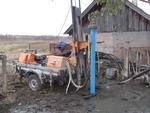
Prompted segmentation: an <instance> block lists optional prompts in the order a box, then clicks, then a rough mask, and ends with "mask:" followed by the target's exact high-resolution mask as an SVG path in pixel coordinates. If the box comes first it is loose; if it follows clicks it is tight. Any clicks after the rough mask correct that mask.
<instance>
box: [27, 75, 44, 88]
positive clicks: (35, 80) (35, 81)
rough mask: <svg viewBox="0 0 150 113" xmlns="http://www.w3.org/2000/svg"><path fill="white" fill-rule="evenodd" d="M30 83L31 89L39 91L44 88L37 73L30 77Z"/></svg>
mask: <svg viewBox="0 0 150 113" xmlns="http://www.w3.org/2000/svg"><path fill="white" fill-rule="evenodd" d="M28 85H29V87H30V89H31V90H33V91H39V90H41V88H42V84H41V81H40V79H39V77H38V76H37V75H36V74H31V75H30V76H29V78H28Z"/></svg>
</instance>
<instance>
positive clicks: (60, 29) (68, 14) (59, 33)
mask: <svg viewBox="0 0 150 113" xmlns="http://www.w3.org/2000/svg"><path fill="white" fill-rule="evenodd" d="M70 9H71V8H70V7H69V10H68V12H67V15H66V17H65V20H64V22H63V24H62V27H61V29H60V31H59V33H58V36H59V35H60V33H61V32H62V30H63V28H64V25H65V23H66V21H67V18H68V16H69V12H70Z"/></svg>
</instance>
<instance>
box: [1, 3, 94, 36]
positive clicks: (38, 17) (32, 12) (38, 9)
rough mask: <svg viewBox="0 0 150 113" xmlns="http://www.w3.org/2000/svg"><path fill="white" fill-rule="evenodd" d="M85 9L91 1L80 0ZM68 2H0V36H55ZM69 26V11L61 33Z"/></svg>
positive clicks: (62, 20)
mask: <svg viewBox="0 0 150 113" xmlns="http://www.w3.org/2000/svg"><path fill="white" fill-rule="evenodd" d="M81 1H82V7H84V8H85V7H87V6H88V5H89V3H90V2H91V1H92V0H81ZM69 7H70V0H54V1H53V2H52V0H0V34H21V35H23V34H25V35H57V34H58V33H59V31H60V29H61V26H62V24H63V22H64V19H65V17H66V15H67V12H68V9H69ZM70 24H71V11H70V15H69V17H68V19H67V22H66V24H65V27H64V29H63V30H62V33H63V32H64V31H65V30H66V29H67V27H68V26H69V25H70Z"/></svg>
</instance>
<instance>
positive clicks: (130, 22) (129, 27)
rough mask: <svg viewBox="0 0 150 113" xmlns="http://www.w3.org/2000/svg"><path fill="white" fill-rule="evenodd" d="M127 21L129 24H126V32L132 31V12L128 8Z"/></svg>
mask: <svg viewBox="0 0 150 113" xmlns="http://www.w3.org/2000/svg"><path fill="white" fill-rule="evenodd" d="M128 15H129V16H128V20H129V23H128V31H133V29H132V28H133V23H132V10H131V9H130V8H129V14H128Z"/></svg>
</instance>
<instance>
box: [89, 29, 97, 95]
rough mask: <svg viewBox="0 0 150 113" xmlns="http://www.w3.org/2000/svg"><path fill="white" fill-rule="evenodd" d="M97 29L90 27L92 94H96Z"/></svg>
mask: <svg viewBox="0 0 150 113" xmlns="http://www.w3.org/2000/svg"><path fill="white" fill-rule="evenodd" d="M95 37H96V27H95V26H91V27H90V41H91V58H90V59H91V62H90V94H91V95H94V94H95V63H96V62H95V45H96V41H95Z"/></svg>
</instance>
